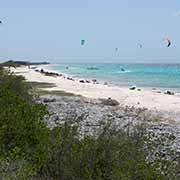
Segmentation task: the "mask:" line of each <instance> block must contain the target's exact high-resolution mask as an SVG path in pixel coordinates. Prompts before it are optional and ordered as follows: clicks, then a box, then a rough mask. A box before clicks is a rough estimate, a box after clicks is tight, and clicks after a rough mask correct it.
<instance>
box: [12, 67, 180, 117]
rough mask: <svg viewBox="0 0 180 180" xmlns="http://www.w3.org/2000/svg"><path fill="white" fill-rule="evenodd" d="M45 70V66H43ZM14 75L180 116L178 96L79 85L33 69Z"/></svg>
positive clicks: (23, 70) (54, 88) (100, 85)
mask: <svg viewBox="0 0 180 180" xmlns="http://www.w3.org/2000/svg"><path fill="white" fill-rule="evenodd" d="M43 68H44V69H46V67H45V66H43ZM11 70H12V71H13V72H14V73H18V74H19V75H23V76H24V77H25V79H26V80H27V81H37V82H47V83H54V84H55V85H56V87H52V88H48V89H47V90H49V91H53V90H63V91H66V92H70V93H74V94H78V95H82V96H85V97H88V98H109V97H111V98H113V99H116V100H117V101H119V102H120V104H122V105H128V106H135V107H141V108H142V107H145V108H147V109H149V110H156V111H166V112H173V113H174V114H180V95H178V94H175V95H167V94H164V93H163V92H162V93H157V92H153V91H151V90H144V89H142V90H141V91H137V90H129V88H125V87H115V86H107V85H102V84H92V83H80V82H78V80H76V81H71V80H67V79H64V78H63V77H52V76H45V75H43V74H41V73H39V72H35V70H34V69H28V67H25V66H23V67H19V68H16V69H14V68H12V69H11Z"/></svg>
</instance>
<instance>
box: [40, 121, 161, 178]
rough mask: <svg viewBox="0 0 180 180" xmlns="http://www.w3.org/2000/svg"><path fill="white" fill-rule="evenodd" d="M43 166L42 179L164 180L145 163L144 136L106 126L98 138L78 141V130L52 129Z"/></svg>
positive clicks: (87, 137)
mask: <svg viewBox="0 0 180 180" xmlns="http://www.w3.org/2000/svg"><path fill="white" fill-rule="evenodd" d="M99 132H100V130H99ZM46 165H47V166H46V167H45V169H43V171H42V172H41V174H43V176H44V177H53V178H55V179H63V180H68V179H74V180H84V179H89V180H101V179H102V180H113V179H123V180H137V179H138V180H154V179H158V180H161V179H164V176H163V175H162V174H161V173H160V172H159V171H158V170H157V169H156V167H154V166H153V165H149V164H148V163H147V161H146V157H145V152H144V151H143V136H140V135H139V134H138V133H136V132H134V133H133V134H130V135H129V134H127V133H126V132H124V131H123V130H118V131H117V130H116V129H114V128H112V127H110V126H108V125H106V126H105V127H104V128H103V130H102V131H101V132H100V134H99V135H98V136H97V137H93V136H85V137H84V138H81V139H80V138H79V134H78V128H77V127H72V126H69V125H68V124H65V125H61V127H56V128H54V129H53V130H52V131H51V144H50V146H49V159H48V161H47V162H46Z"/></svg>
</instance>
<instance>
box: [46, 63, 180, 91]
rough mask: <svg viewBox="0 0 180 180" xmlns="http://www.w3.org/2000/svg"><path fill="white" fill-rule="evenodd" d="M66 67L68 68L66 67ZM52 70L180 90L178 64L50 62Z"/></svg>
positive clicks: (125, 84) (77, 76)
mask: <svg viewBox="0 0 180 180" xmlns="http://www.w3.org/2000/svg"><path fill="white" fill-rule="evenodd" d="M67 67H68V68H67ZM49 68H50V69H52V70H55V71H58V72H62V73H65V74H67V75H70V76H71V77H75V78H86V79H97V80H99V81H100V82H102V83H103V82H108V83H110V84H112V85H118V86H127V87H129V86H132V85H136V86H137V87H146V88H153V87H156V88H161V89H175V90H176V91H179V92H180V64H83V63H82V64H52V65H50V67H49Z"/></svg>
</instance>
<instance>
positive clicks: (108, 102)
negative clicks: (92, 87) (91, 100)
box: [99, 98, 119, 106]
mask: <svg viewBox="0 0 180 180" xmlns="http://www.w3.org/2000/svg"><path fill="white" fill-rule="evenodd" d="M99 100H100V101H101V103H102V104H103V105H106V106H118V105H119V102H118V101H116V100H115V99H111V98H108V99H99Z"/></svg>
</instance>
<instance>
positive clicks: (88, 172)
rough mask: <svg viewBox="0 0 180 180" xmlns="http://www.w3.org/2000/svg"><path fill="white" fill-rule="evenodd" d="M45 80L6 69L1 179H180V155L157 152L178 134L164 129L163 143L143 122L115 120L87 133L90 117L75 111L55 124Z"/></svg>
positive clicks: (1, 85) (0, 77)
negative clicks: (45, 100)
mask: <svg viewBox="0 0 180 180" xmlns="http://www.w3.org/2000/svg"><path fill="white" fill-rule="evenodd" d="M42 86H43V87H47V86H49V85H48V84H37V83H31V84H29V83H27V82H25V80H24V78H23V77H22V76H15V75H13V74H10V73H9V72H7V71H5V70H3V69H0V105H1V106H0V179H3V180H28V179H29V180H46V179H47V180H85V179H89V180H115V179H116V180H176V179H179V177H180V176H179V173H180V172H179V163H178V159H176V161H172V159H171V157H172V158H173V155H174V154H173V153H174V152H172V151H170V150H169V151H168V152H166V153H167V154H168V157H170V158H166V157H167V156H166V155H164V154H163V153H161V151H160V150H159V151H157V153H156V154H155V158H152V154H154V152H155V151H156V150H157V147H159V145H161V144H162V146H163V144H164V143H165V142H167V141H168V142H169V141H171V140H172V139H174V136H173V135H172V136H165V135H163V136H162V138H159V139H158V143H157V141H155V140H154V139H156V138H155V135H154V134H153V133H151V134H149V133H148V132H147V131H146V128H145V127H144V126H143V125H141V126H137V127H129V128H127V129H122V128H118V127H117V126H114V125H112V124H111V122H110V121H104V122H106V123H102V124H101V126H99V127H98V128H97V130H96V133H94V134H82V133H81V130H80V121H81V119H83V118H85V117H84V116H81V117H79V118H80V119H78V121H76V123H72V122H73V117H74V114H70V116H71V117H72V121H66V122H65V123H61V124H57V125H56V126H55V127H53V128H49V127H48V126H47V124H46V122H45V121H44V118H45V117H46V119H47V118H48V117H50V116H51V113H50V112H49V111H48V109H47V106H46V105H44V104H42V103H37V102H36V96H35V95H36V94H34V93H36V92H34V88H37V87H42ZM50 86H51V85H50ZM63 95H67V94H63ZM130 110H131V109H129V110H128V109H127V111H130ZM129 113H131V112H129ZM76 120H77V119H76ZM130 129H131V130H130Z"/></svg>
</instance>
